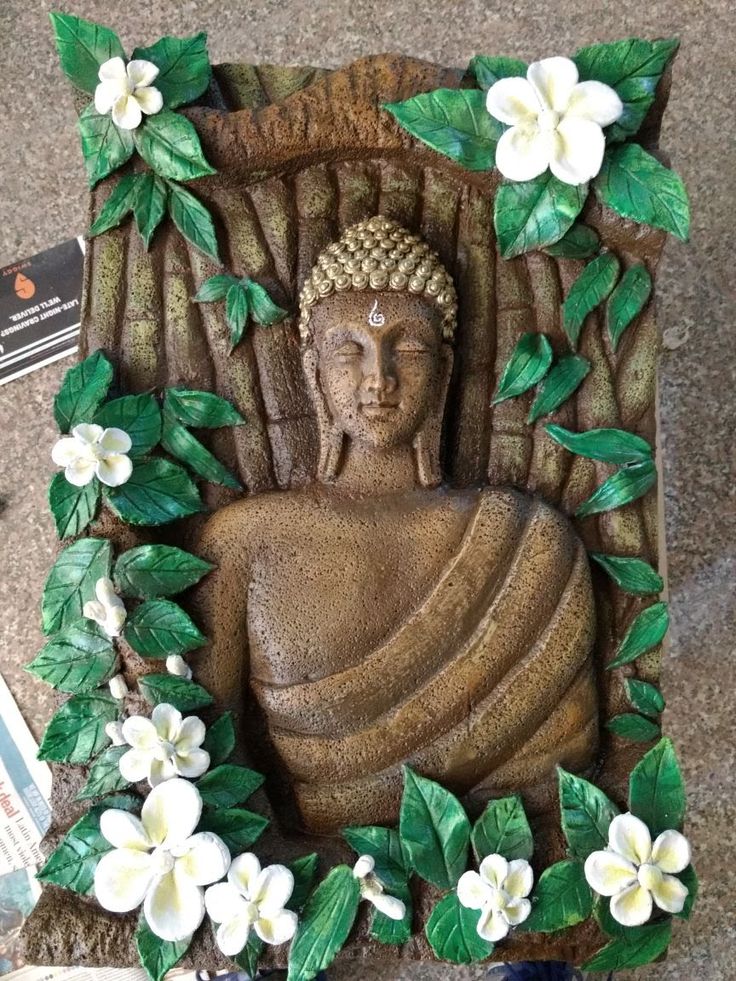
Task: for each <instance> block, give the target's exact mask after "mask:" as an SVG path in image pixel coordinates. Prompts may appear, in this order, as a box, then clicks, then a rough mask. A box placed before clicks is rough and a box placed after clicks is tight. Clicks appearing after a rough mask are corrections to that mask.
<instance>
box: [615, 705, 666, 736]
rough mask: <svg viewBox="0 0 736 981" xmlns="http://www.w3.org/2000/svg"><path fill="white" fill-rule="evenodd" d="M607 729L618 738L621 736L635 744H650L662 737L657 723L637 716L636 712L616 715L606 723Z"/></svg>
mask: <svg viewBox="0 0 736 981" xmlns="http://www.w3.org/2000/svg"><path fill="white" fill-rule="evenodd" d="M606 729H608V730H609V732H613V733H615V735H617V736H621V738H622V739H630V740H631V741H632V742H635V743H650V742H652V740H654V739H658V738H659V737H660V736H661V735H662V732H661V730H660V728H659V726H658V725H657V723H656V722H652V720H651V719H645V718H644V716H643V715H636V713H634V712H624V713H623V715H614V716H613V718H612V719H609V720H608V722H606Z"/></svg>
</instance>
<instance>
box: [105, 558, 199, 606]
mask: <svg viewBox="0 0 736 981" xmlns="http://www.w3.org/2000/svg"><path fill="white" fill-rule="evenodd" d="M214 568H215V567H214V565H213V564H212V563H211V562H205V560H204V559H200V558H199V556H198V555H191V554H190V553H189V552H185V551H184V550H183V549H181V548H176V547H175V546H174V545H138V546H136V547H135V548H131V549H128V551H127V552H123V554H122V555H121V556H120V557H119V558H118V560H117V562H116V563H115V568H114V570H113V575H114V578H115V583H116V584H117V587H118V590H119V592H120V593H122V595H123V596H137V597H140V598H141V599H151V598H153V597H156V596H173V595H175V594H176V593H182V592H183V591H184V590H185V589H189V587H190V586H193V585H194V584H195V583H197V582H199V580H200V579H201V578H202V577H203V576H206V575H207V573H208V572H211V571H212V569H214Z"/></svg>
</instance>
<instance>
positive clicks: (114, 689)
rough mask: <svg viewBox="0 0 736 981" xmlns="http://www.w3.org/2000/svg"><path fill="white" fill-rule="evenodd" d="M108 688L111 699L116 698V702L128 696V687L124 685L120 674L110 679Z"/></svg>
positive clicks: (123, 679)
mask: <svg viewBox="0 0 736 981" xmlns="http://www.w3.org/2000/svg"><path fill="white" fill-rule="evenodd" d="M108 687H109V689H110V694H111V695H112V697H113V698H116V699H117V700H118V701H120V699H122V698H125V696H126V695H127V694H128V686H127V685H126V683H125V678H124V677H123V676H122V675H121V674H116V675H115V677H114V678H110V680H109V682H108Z"/></svg>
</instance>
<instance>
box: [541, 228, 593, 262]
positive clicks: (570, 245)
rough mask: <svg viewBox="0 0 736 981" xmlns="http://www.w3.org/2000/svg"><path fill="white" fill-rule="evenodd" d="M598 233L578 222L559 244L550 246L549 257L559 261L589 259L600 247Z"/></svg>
mask: <svg viewBox="0 0 736 981" xmlns="http://www.w3.org/2000/svg"><path fill="white" fill-rule="evenodd" d="M600 244H601V242H600V239H599V238H598V233H597V232H595V231H594V230H593V229H592V228H589V227H588V226H587V225H583V224H582V223H581V222H576V223H575V224H574V225H573V226H572V228H571V229H570V231H569V232H566V233H565V234H564V235H563V236H562V238H561V239H560V240H559V242H555V243H554V244H553V245H548V246H547V248H546V249H545V250H544V251H545V252H546V253H547V255H551V256H554V257H555V258H557V259H589V258H590V257H591V256H592V255H595V253H596V252H597V251H598V249H599V247H600Z"/></svg>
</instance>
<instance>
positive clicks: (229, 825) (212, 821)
mask: <svg viewBox="0 0 736 981" xmlns="http://www.w3.org/2000/svg"><path fill="white" fill-rule="evenodd" d="M267 827H268V819H267V818H265V817H263V816H262V815H260V814H254V813H253V812H252V811H245V810H243V809H242V808H239V807H232V808H222V809H218V810H216V811H205V812H204V813H203V815H202V817H201V819H200V822H199V824H198V825H197V829H198V830H199V831H212V832H214V834H216V835H219V836H220V838H222V840H223V841H224V842H225V844H226V845H227V847H228V848H229V849H230V852H231V853H232V854H233V855H240V854H241V852H244V851H247V849H249V848H250V846H251V845H252V844H253V843H254V842H256V841H258V839H259V838H260V837H261V835H262V834H263V832H264V831H265V830H266V828H267Z"/></svg>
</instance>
